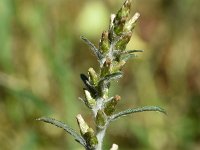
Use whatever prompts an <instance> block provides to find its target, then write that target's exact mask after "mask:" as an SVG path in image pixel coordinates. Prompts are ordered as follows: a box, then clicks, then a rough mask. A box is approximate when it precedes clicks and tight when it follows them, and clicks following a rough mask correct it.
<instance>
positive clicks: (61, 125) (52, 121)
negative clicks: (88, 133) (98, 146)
mask: <svg viewBox="0 0 200 150" xmlns="http://www.w3.org/2000/svg"><path fill="white" fill-rule="evenodd" d="M36 120H38V121H43V122H46V123H50V124H52V125H54V126H57V127H59V128H62V129H64V130H65V131H66V132H67V133H69V134H70V135H72V136H73V137H74V138H75V140H76V141H77V142H79V143H80V144H81V145H83V146H84V147H86V141H85V140H84V139H83V137H82V136H80V135H79V134H78V133H77V132H76V131H75V130H73V129H72V128H70V127H69V126H68V125H66V124H65V123H62V122H61V121H58V120H56V119H53V118H47V117H42V118H38V119H36Z"/></svg>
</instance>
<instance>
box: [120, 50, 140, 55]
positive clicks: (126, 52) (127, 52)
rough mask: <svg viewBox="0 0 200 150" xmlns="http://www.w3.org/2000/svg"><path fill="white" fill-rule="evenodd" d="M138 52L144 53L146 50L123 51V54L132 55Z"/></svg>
mask: <svg viewBox="0 0 200 150" xmlns="http://www.w3.org/2000/svg"><path fill="white" fill-rule="evenodd" d="M136 52H144V50H138V49H134V50H128V51H122V52H121V54H132V53H136Z"/></svg>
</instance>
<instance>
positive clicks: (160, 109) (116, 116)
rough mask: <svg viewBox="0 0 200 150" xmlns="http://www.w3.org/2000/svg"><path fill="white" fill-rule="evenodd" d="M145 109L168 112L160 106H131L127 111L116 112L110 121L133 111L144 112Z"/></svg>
mask: <svg viewBox="0 0 200 150" xmlns="http://www.w3.org/2000/svg"><path fill="white" fill-rule="evenodd" d="M144 111H158V112H162V113H164V114H166V111H165V110H164V109H162V108H160V107H157V106H144V107H140V108H130V109H127V110H125V111H121V112H119V113H117V114H114V115H113V116H111V117H110V121H114V120H116V119H118V118H120V117H122V116H126V115H129V114H133V113H138V112H144Z"/></svg>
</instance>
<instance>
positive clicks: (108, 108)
mask: <svg viewBox="0 0 200 150" xmlns="http://www.w3.org/2000/svg"><path fill="white" fill-rule="evenodd" d="M120 99H121V97H120V96H119V95H116V96H115V97H114V98H113V99H112V100H110V101H109V102H107V104H106V106H105V108H104V112H105V114H106V115H107V116H111V115H112V114H113V112H114V111H115V109H116V108H115V107H116V105H117V103H118V101H119V100H120Z"/></svg>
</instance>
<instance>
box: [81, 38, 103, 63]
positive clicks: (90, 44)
mask: <svg viewBox="0 0 200 150" xmlns="http://www.w3.org/2000/svg"><path fill="white" fill-rule="evenodd" d="M81 39H82V40H83V41H84V42H85V43H86V44H87V45H88V46H89V47H90V49H91V50H92V51H93V53H94V54H95V56H96V57H97V58H98V61H101V59H102V58H103V55H102V54H101V53H100V51H99V50H98V49H97V48H96V47H95V45H94V44H93V43H92V42H90V41H89V40H88V39H87V38H86V37H84V36H81Z"/></svg>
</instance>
